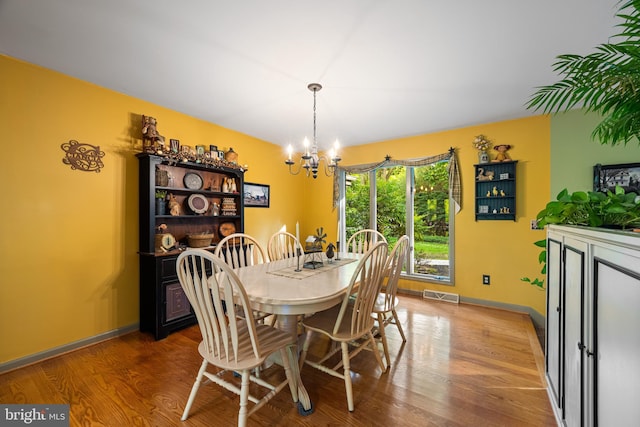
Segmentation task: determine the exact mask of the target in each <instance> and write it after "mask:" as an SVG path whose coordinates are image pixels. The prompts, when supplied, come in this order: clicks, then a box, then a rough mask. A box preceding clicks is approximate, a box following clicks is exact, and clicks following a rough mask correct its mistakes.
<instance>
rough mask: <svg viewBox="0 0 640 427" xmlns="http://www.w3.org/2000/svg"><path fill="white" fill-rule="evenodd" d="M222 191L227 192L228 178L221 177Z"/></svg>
mask: <svg viewBox="0 0 640 427" xmlns="http://www.w3.org/2000/svg"><path fill="white" fill-rule="evenodd" d="M222 192H223V193H228V192H229V179H228V178H223V179H222Z"/></svg>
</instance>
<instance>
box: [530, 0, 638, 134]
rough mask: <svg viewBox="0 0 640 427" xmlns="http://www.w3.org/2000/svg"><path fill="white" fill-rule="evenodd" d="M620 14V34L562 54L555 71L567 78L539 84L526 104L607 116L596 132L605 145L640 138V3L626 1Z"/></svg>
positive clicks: (536, 107)
mask: <svg viewBox="0 0 640 427" xmlns="http://www.w3.org/2000/svg"><path fill="white" fill-rule="evenodd" d="M617 16H618V17H619V18H620V19H621V20H622V21H623V22H622V23H621V24H620V25H619V27H621V28H622V32H621V33H620V34H617V35H614V36H613V37H612V38H611V39H612V40H620V41H619V42H618V43H605V44H601V45H600V46H598V47H597V48H596V49H597V51H596V52H595V53H591V54H589V55H586V56H581V55H570V54H569V55H560V56H558V57H557V61H556V63H555V64H554V65H553V67H554V71H556V72H558V73H559V74H560V75H563V76H564V77H563V78H562V79H561V80H560V81H559V82H557V83H555V84H552V85H548V86H542V87H539V88H538V90H537V91H536V92H535V93H534V94H533V95H532V97H531V99H530V100H529V102H528V104H527V108H531V109H534V110H543V112H544V113H552V112H559V111H567V110H570V109H572V108H575V107H583V108H585V109H586V110H587V111H592V112H596V113H599V114H600V115H602V116H603V117H604V119H603V120H602V122H600V123H599V124H598V126H596V128H595V129H594V131H593V133H592V137H593V138H596V137H597V138H598V139H599V141H600V143H601V144H603V145H606V144H610V145H612V146H614V145H617V144H619V143H623V144H624V145H626V144H627V142H629V141H630V140H632V139H634V138H635V139H637V140H638V141H639V142H640V138H638V136H639V135H640V91H638V90H637V88H638V87H640V72H638V71H639V70H640V2H639V1H633V0H629V1H625V2H624V3H623V4H622V6H621V7H620V9H619V11H618V13H617Z"/></svg>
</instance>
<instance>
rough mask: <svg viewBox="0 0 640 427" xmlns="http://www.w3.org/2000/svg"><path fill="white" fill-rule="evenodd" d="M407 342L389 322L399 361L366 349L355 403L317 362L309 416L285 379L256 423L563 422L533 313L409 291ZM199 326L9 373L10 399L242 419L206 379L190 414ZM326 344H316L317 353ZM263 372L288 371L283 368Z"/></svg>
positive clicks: (126, 413) (198, 419) (202, 422)
mask: <svg viewBox="0 0 640 427" xmlns="http://www.w3.org/2000/svg"><path fill="white" fill-rule="evenodd" d="M400 300H401V304H400V309H399V310H398V314H399V316H400V319H401V321H402V323H403V327H404V331H405V334H406V335H407V342H406V343H403V342H402V340H401V338H400V334H399V333H398V330H397V329H396V328H395V326H393V325H390V326H388V327H387V329H386V331H387V338H388V342H389V347H390V355H391V368H390V369H389V370H387V371H386V372H382V371H381V370H380V368H379V367H378V366H377V363H376V361H375V358H374V357H373V355H372V354H371V353H370V352H368V351H364V352H362V353H361V354H360V355H358V356H357V357H356V358H354V359H353V361H352V379H353V395H354V402H355V410H354V412H352V413H350V412H349V411H348V410H347V402H346V395H345V391H344V382H343V381H342V380H340V379H338V378H334V377H331V376H329V375H327V374H324V373H322V372H320V371H317V370H315V369H313V368H310V367H309V366H304V367H303V369H302V378H303V381H304V383H305V386H306V388H307V390H308V392H309V395H310V397H311V399H312V401H313V403H314V406H315V412H314V413H313V414H312V415H310V416H307V417H302V416H300V415H299V414H298V412H297V406H296V405H295V404H294V403H293V402H292V398H291V395H290V393H289V391H288V388H286V389H285V390H284V391H283V392H281V393H279V394H278V395H277V396H276V397H275V398H274V399H273V400H272V401H271V402H269V403H268V404H267V405H265V406H264V407H263V408H261V409H260V410H259V411H258V412H256V413H255V414H254V415H252V416H251V417H250V418H249V425H250V426H291V425H300V426H319V425H322V426H325V425H326V426H376V425H402V426H421V427H422V426H470V425H474V426H475V425H477V426H536V427H539V426H553V425H555V419H554V417H553V412H552V410H551V406H550V404H549V400H548V397H547V393H546V390H545V386H546V384H545V379H544V375H543V373H542V372H541V369H542V368H543V366H544V356H543V354H542V351H541V349H540V346H539V343H538V340H537V336H536V332H535V329H534V328H533V326H532V324H531V321H530V319H529V318H528V316H526V315H523V314H521V313H513V312H509V311H504V310H497V309H491V308H486V307H481V306H474V305H468V304H459V305H456V304H450V303H446V302H439V301H430V300H423V299H422V298H419V297H413V296H406V295H401V296H400ZM199 341H200V331H199V329H198V327H197V326H195V327H191V328H187V329H185V330H182V331H179V332H176V333H174V334H171V335H170V336H169V337H167V338H166V339H164V340H161V341H154V340H153V338H152V337H151V336H150V335H148V334H143V333H139V332H134V333H131V334H127V335H124V336H122V337H118V338H114V339H111V340H108V341H105V342H102V343H98V344H95V345H92V346H90V347H86V348H83V349H80V350H77V351H74V352H71V353H68V354H65V355H62V356H60V357H56V358H52V359H49V360H46V361H42V362H40V363H37V364H34V365H31V366H27V367H24V368H21V369H16V370H14V371H11V372H8V373H4V374H2V375H0V402H2V403H70V404H71V425H72V426H116V427H120V426H153V427H164V426H167V427H169V426H171V427H173V426H176V425H183V426H187V427H189V426H196V427H199V426H211V425H215V426H233V425H235V424H236V422H237V412H238V398H237V397H236V396H235V395H234V394H232V393H230V392H228V391H226V390H223V389H221V388H220V387H218V386H215V385H207V386H203V387H201V389H200V392H199V393H198V396H197V398H196V401H195V402H194V405H193V407H192V411H191V415H190V417H189V419H188V420H187V421H185V422H180V416H181V415H182V411H183V410H184V405H185V404H186V401H187V398H188V396H189V392H190V390H191V386H192V384H193V380H194V379H195V375H196V373H197V370H198V368H199V366H200V363H201V359H200V357H199V355H198V353H197V344H198V342H199ZM327 345H328V342H326V341H322V340H318V341H314V343H313V344H312V346H311V348H310V353H309V356H310V357H311V356H318V355H319V354H320V353H321V352H322V351H324V350H325V349H326V347H327ZM263 375H264V376H265V378H276V377H277V378H282V375H283V373H282V371H281V369H279V367H277V366H275V367H272V368H270V369H268V370H266V371H264V373H263Z"/></svg>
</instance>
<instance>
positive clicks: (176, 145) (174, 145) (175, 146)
mask: <svg viewBox="0 0 640 427" xmlns="http://www.w3.org/2000/svg"><path fill="white" fill-rule="evenodd" d="M169 144H170V145H169V147H170V149H171V152H172V153H177V152H178V151H180V141H179V140H177V139H170V140H169Z"/></svg>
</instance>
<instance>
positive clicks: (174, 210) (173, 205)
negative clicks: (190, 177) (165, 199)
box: [168, 193, 180, 216]
mask: <svg viewBox="0 0 640 427" xmlns="http://www.w3.org/2000/svg"><path fill="white" fill-rule="evenodd" d="M168 206H169V213H170V214H171V215H173V216H178V215H180V203H178V201H177V200H176V196H174V195H173V194H172V193H169V203H168Z"/></svg>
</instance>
